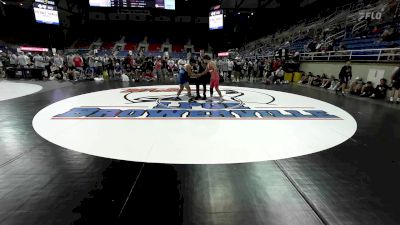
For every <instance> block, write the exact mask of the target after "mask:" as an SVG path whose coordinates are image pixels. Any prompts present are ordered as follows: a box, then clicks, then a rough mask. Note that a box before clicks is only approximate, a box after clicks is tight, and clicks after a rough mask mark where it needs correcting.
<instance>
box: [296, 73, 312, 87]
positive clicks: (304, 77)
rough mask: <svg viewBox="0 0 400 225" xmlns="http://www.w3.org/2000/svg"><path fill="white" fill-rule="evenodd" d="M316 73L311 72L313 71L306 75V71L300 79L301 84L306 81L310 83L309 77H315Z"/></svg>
mask: <svg viewBox="0 0 400 225" xmlns="http://www.w3.org/2000/svg"><path fill="white" fill-rule="evenodd" d="M313 76H314V75H313V74H312V73H311V72H308V74H307V75H305V74H304V73H303V75H302V76H301V79H300V80H299V82H298V83H299V84H306V83H308V79H309V78H310V77H313Z"/></svg>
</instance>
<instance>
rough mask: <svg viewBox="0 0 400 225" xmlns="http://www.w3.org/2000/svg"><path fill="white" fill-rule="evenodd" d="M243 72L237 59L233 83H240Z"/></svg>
mask: <svg viewBox="0 0 400 225" xmlns="http://www.w3.org/2000/svg"><path fill="white" fill-rule="evenodd" d="M241 71H242V66H241V65H240V62H239V60H237V59H236V60H235V61H234V62H233V82H237V83H239V81H240V73H241Z"/></svg>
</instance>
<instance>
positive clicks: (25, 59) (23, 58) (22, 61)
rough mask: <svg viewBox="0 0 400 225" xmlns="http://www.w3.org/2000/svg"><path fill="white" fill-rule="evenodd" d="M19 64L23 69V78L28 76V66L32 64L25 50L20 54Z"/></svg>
mask: <svg viewBox="0 0 400 225" xmlns="http://www.w3.org/2000/svg"><path fill="white" fill-rule="evenodd" d="M17 62H18V66H19V67H20V69H21V71H22V78H27V76H26V68H28V65H29V64H30V60H29V57H28V56H26V55H25V54H24V53H23V52H21V53H20V54H19V55H18V60H17Z"/></svg>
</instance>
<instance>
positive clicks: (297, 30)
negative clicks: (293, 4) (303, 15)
mask: <svg viewBox="0 0 400 225" xmlns="http://www.w3.org/2000/svg"><path fill="white" fill-rule="evenodd" d="M397 7H398V3H397V1H395V0H389V1H386V0H382V1H379V2H375V4H370V3H364V6H363V8H360V9H357V10H355V11H350V12H349V13H348V14H343V15H342V14H341V12H339V11H338V12H337V13H336V15H335V14H333V15H334V16H337V18H336V19H332V21H331V20H329V17H328V18H325V19H326V20H324V18H319V19H318V21H319V22H317V23H316V24H314V23H310V24H299V25H296V26H294V28H293V29H292V28H291V29H288V30H281V31H277V32H276V33H274V34H272V35H270V36H268V37H264V38H261V39H259V40H255V41H253V42H250V43H247V44H246V45H245V46H243V47H242V48H241V51H240V54H241V55H242V56H243V57H254V56H271V55H274V54H275V52H276V51H278V50H279V49H286V50H288V51H289V52H290V54H291V55H294V54H295V53H297V54H299V53H302V52H320V53H325V52H328V51H329V52H332V51H345V50H351V49H352V46H350V45H349V46H347V44H346V43H345V40H347V39H352V38H357V39H363V38H371V39H373V40H374V41H375V45H371V46H369V47H370V48H396V47H398V46H399V44H400V22H399V18H400V17H399V16H398V15H399V11H398V8H397ZM362 10H364V11H365V12H367V11H369V10H372V12H374V11H375V10H376V11H377V10H379V11H380V12H381V13H382V17H381V18H380V19H376V18H374V19H372V18H371V17H368V18H364V19H361V20H359V19H358V18H359V14H360V13H361V12H363V11H362ZM381 10H383V11H381ZM341 15H342V16H341ZM344 15H347V16H344ZM343 17H345V18H346V17H347V18H348V19H344V20H343ZM353 17H356V19H350V18H353ZM362 22H364V23H362ZM327 23H328V24H327ZM381 43H382V45H380V44H381ZM356 49H357V48H356Z"/></svg>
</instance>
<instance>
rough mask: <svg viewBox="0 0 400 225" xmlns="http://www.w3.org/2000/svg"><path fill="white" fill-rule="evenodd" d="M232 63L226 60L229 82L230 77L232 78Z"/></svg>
mask: <svg viewBox="0 0 400 225" xmlns="http://www.w3.org/2000/svg"><path fill="white" fill-rule="evenodd" d="M233 65H234V63H233V61H232V60H228V78H229V79H230V80H232V78H231V76H232V71H233Z"/></svg>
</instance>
